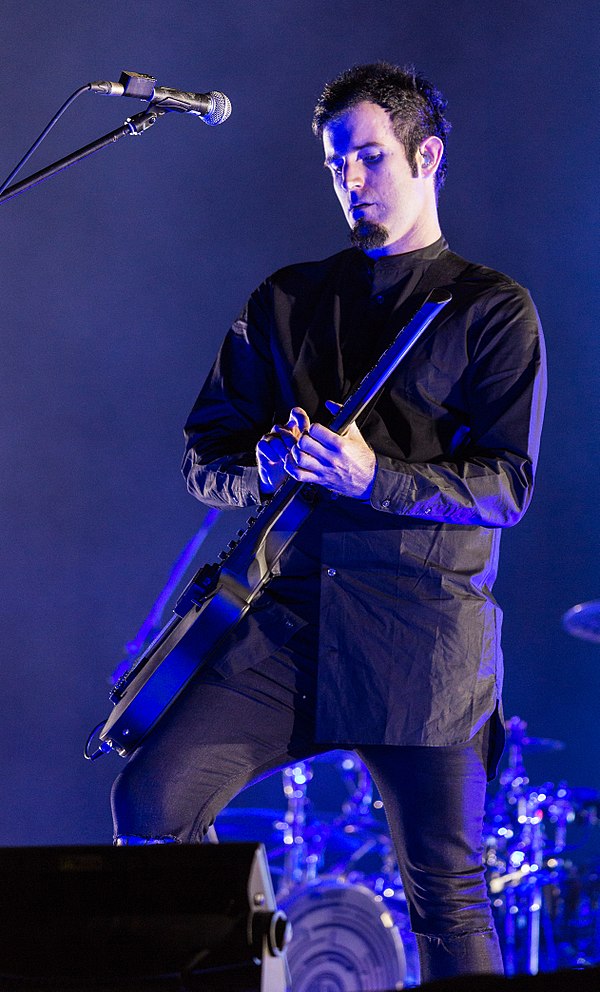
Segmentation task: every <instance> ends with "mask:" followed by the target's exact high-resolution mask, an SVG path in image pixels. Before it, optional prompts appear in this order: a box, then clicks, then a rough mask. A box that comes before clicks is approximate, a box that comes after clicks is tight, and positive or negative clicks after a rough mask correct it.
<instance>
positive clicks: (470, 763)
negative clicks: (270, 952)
mask: <svg viewBox="0 0 600 992" xmlns="http://www.w3.org/2000/svg"><path fill="white" fill-rule="evenodd" d="M315 646H316V638H315V634H314V630H313V631H312V632H311V629H310V628H305V629H304V630H302V631H300V632H299V633H298V634H297V635H296V636H295V637H294V638H293V639H292V640H291V641H290V642H289V643H288V644H287V645H286V646H285V647H283V648H281V649H280V650H279V651H278V652H277V653H276V654H275V655H273V656H272V657H271V658H269V659H268V661H265V662H263V663H261V664H260V665H257V666H256V667H255V668H248V669H246V670H245V671H243V672H241V673H239V674H238V675H236V676H233V677H231V678H229V679H224V678H221V677H219V676H215V675H214V674H212V673H210V672H201V673H199V675H198V676H197V677H196V679H195V681H194V682H193V683H192V684H191V685H190V686H189V687H188V689H187V690H186V691H185V693H183V694H182V696H181V697H180V698H179V699H178V700H177V701H176V702H175V704H174V705H173V706H172V707H171V709H170V710H169V711H168V712H167V714H166V715H165V716H164V717H163V719H162V720H161V722H160V723H159V725H158V727H157V728H156V729H155V730H154V731H153V733H152V734H151V735H150V736H149V738H148V739H147V741H146V742H144V743H143V745H142V746H141V747H140V748H138V750H137V751H136V752H135V753H134V754H133V755H132V757H131V758H130V759H129V762H128V763H127V765H126V766H125V768H124V769H123V771H122V772H121V773H120V775H119V776H118V778H117V779H116V781H115V783H114V786H113V793H112V804H113V816H114V823H115V840H116V842H117V843H148V842H149V843H152V842H154V843H156V842H162V843H165V842H169V841H178V842H183V843H190V842H198V841H201V840H202V838H203V837H204V835H205V834H206V832H207V830H208V829H209V827H210V826H211V824H212V823H213V822H214V820H215V818H216V816H217V814H218V813H219V812H220V810H221V809H223V807H224V806H226V805H227V803H228V802H229V801H230V800H231V799H232V798H233V797H234V796H235V795H237V793H239V792H240V791H241V790H242V789H243V788H244V787H245V786H247V785H249V784H250V783H252V782H255V781H257V780H258V779H260V778H263V777H264V776H265V775H267V774H270V773H271V772H273V771H274V770H276V769H280V768H282V767H285V766H286V765H288V764H289V763H290V762H291V761H300V760H303V759H305V758H308V757H311V756H314V755H315V754H319V753H323V752H325V751H327V750H331V749H332V748H333V747H337V746H339V745H334V744H332V745H331V746H330V747H327V746H326V745H323V744H321V743H316V742H315V694H316V662H315V653H316V652H315ZM340 705H343V701H340ZM488 738H489V725H486V726H485V727H483V728H482V729H481V730H480V731H479V733H478V734H477V735H476V736H475V737H474V738H473V739H472V740H471V741H469V742H467V743H465V744H457V745H450V746H447V747H396V746H391V745H358V744H355V745H353V748H354V750H355V751H356V752H357V753H358V755H359V756H360V758H361V759H362V760H363V761H364V763H365V764H366V766H367V768H368V769H369V772H370V773H371V775H372V776H373V780H374V781H375V784H376V785H377V787H378V789H379V792H380V794H381V797H382V799H383V802H384V806H385V811H386V815H387V819H388V824H389V828H390V832H391V835H392V839H393V842H394V845H395V849H396V854H397V857H398V864H399V867H400V873H401V876H402V880H403V884H404V889H405V894H406V899H407V902H408V906H409V909H410V918H411V926H412V929H413V930H414V932H415V933H416V934H417V941H418V944H419V954H420V959H421V980H422V981H427V980H431V979H434V978H441V977H446V976H449V975H457V974H473V973H481V972H500V971H502V960H501V956H500V950H499V946H498V940H497V937H496V933H495V929H494V924H493V920H492V915H491V908H490V904H489V899H488V896H487V890H486V885H485V879H484V872H483V866H482V838H481V831H482V820H483V811H484V802H485V789H486V765H487V753H488V748H489V740H488ZM344 746H346V745H344Z"/></svg>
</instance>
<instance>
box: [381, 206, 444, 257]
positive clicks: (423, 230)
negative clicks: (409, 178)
mask: <svg viewBox="0 0 600 992" xmlns="http://www.w3.org/2000/svg"><path fill="white" fill-rule="evenodd" d="M441 236H442V231H441V228H440V224H439V221H438V217H437V212H436V213H435V214H434V215H433V216H430V217H428V218H427V219H426V220H425V221H424V222H423V223H421V224H417V225H415V227H414V228H412V229H411V230H410V231H407V233H406V234H405V235H403V236H402V237H401V238H398V239H397V240H396V241H390V242H389V243H388V244H385V245H383V247H382V248H369V249H366V250H365V254H366V255H368V256H369V258H382V257H383V256H385V255H406V254H407V253H408V252H410V251H418V250H419V248H428V247H429V245H432V244H433V243H434V242H435V241H438V239H439V238H441Z"/></svg>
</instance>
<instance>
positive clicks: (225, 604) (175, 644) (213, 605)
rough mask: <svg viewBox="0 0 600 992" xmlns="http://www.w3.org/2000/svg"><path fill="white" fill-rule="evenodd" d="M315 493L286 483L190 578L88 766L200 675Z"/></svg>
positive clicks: (374, 389)
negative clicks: (215, 559) (217, 560)
mask: <svg viewBox="0 0 600 992" xmlns="http://www.w3.org/2000/svg"><path fill="white" fill-rule="evenodd" d="M450 300H451V296H450V294H449V293H448V292H446V291H441V290H433V292H431V293H430V294H429V295H428V297H427V299H426V300H425V302H424V303H423V305H422V306H421V307H420V309H419V310H418V312H417V313H416V314H415V316H414V317H413V318H412V320H411V321H410V322H409V323H408V324H407V325H406V326H405V327H404V328H403V329H402V330H401V331H400V332H399V333H398V335H397V336H396V338H395V339H394V341H393V342H392V344H391V345H390V346H389V348H387V350H386V351H384V353H383V355H382V356H381V358H380V359H379V360H378V362H377V364H376V365H375V366H374V368H373V369H371V371H370V372H368V373H367V375H366V376H365V377H364V379H363V380H362V381H361V382H360V384H359V385H358V386H357V388H356V389H355V390H354V392H353V393H352V394H351V395H350V396H349V397H348V399H347V400H346V401H345V403H344V404H343V406H342V407H341V409H340V410H339V411H338V413H336V414H335V416H334V417H333V420H332V421H331V423H330V424H329V429H330V430H332V431H334V432H335V433H337V434H344V433H345V432H346V431H347V430H348V428H349V427H350V426H351V425H352V424H353V423H354V422H355V420H356V419H357V418H358V417H360V416H361V414H363V413H365V411H366V410H367V408H368V407H369V406H370V405H372V404H373V403H374V402H375V400H376V399H377V397H378V396H379V393H380V391H381V389H382V388H383V386H384V384H385V382H386V381H387V379H388V378H389V377H390V376H391V375H392V373H393V372H394V371H395V369H396V368H397V367H398V365H399V364H400V362H401V361H402V360H403V358H404V357H405V356H406V355H407V354H408V352H409V351H410V349H411V348H412V347H413V346H414V345H415V344H416V342H417V341H418V340H419V338H420V337H421V335H422V334H423V333H424V331H425V330H426V329H427V327H428V326H429V325H430V323H431V321H432V320H433V319H434V317H436V316H437V315H438V313H439V312H440V311H441V310H442V308H443V307H445V306H446V304H447V303H449V302H450ZM316 490H318V487H316V486H312V485H309V484H307V483H300V482H296V481H295V480H293V479H292V478H289V479H287V480H286V481H285V482H284V483H283V484H282V485H281V486H280V487H279V489H277V490H276V492H275V493H274V494H273V496H272V497H271V498H270V499H269V501H268V503H265V504H263V505H262V506H261V507H260V508H259V509H258V510H257V511H256V514H255V516H252V517H250V519H249V520H248V522H247V529H246V530H245V531H240V532H238V537H237V538H236V540H234V541H231V542H230V543H229V546H228V549H227V550H226V551H224V552H222V553H221V555H220V556H219V557H220V559H221V561H220V563H218V564H217V563H214V564H209V565H204V566H203V567H202V568H201V569H200V571H199V572H197V573H196V575H195V576H194V578H193V579H192V581H191V582H190V583H189V585H188V586H187V588H186V589H185V590H184V592H183V593H182V595H181V596H180V598H179V600H178V601H177V603H176V605H175V609H174V613H173V616H172V617H171V619H170V620H169V622H168V623H167V624H166V625H165V626H164V627H163V628H162V630H161V631H160V632H159V633H158V634H157V636H156V637H155V639H154V640H153V641H152V643H151V644H150V645H149V647H147V648H146V650H145V651H144V652H143V653H142V654H141V655H140V656H139V658H137V659H136V661H135V662H134V663H133V665H132V666H131V668H130V669H129V671H128V672H126V673H125V675H123V676H122V677H121V678H120V679H119V680H118V682H117V683H116V684H115V686H114V687H113V689H112V691H111V694H110V699H111V702H112V703H113V704H114V709H113V711H112V713H111V714H110V716H109V717H108V719H107V720H106V721H105V722H103V723H101V724H99V725H98V727H97V728H96V729H95V730H94V731H92V733H91V734H90V737H89V738H88V741H87V743H86V747H85V751H84V753H85V756H86V757H87V758H91V759H94V758H96V757H98V756H99V755H100V754H102V753H105V752H107V751H109V750H114V751H116V752H117V753H118V754H120V755H121V756H123V757H125V756H127V755H128V754H130V753H131V752H132V751H133V750H134V749H135V748H136V747H137V746H138V745H139V744H140V743H141V742H142V741H143V740H144V738H145V737H146V736H147V735H148V734H149V733H150V732H151V731H152V729H153V728H154V727H155V726H156V724H157V723H158V721H159V720H160V718H161V716H162V715H163V714H164V713H165V712H166V710H167V709H168V708H169V706H170V705H171V703H173V702H174V700H175V699H176V698H177V696H178V695H179V693H180V692H181V691H182V690H183V689H184V688H185V686H186V685H187V683H188V682H189V681H190V679H191V678H192V677H193V676H194V674H195V673H196V672H197V671H198V669H200V668H201V667H203V666H204V665H205V664H208V663H210V660H211V658H213V659H214V657H215V655H217V654H218V651H219V646H220V644H221V643H222V642H223V640H224V638H225V636H226V635H227V634H228V633H229V632H230V631H231V630H232V628H233V627H235V625H236V624H238V623H239V622H240V620H241V619H242V618H243V617H244V616H245V615H246V613H247V612H248V610H250V609H251V607H252V604H253V602H254V601H255V600H256V598H257V597H258V596H259V595H260V593H262V592H263V590H264V589H265V587H266V586H267V585H268V583H269V581H270V579H271V576H272V574H273V568H274V566H275V564H276V563H277V561H278V560H279V558H280V557H281V555H282V554H283V552H284V551H285V549H286V548H287V547H288V545H289V544H290V542H291V541H292V540H293V538H294V537H295V535H296V534H297V532H298V529H299V528H300V527H301V525H302V524H303V523H304V521H305V520H306V518H307V517H308V516H309V514H310V513H311V511H312V509H313V504H314V498H315V492H316ZM100 727H101V728H102V729H101V730H100V729H99V728H100ZM98 731H99V733H98V738H99V740H100V742H101V743H100V747H99V749H98V750H97V751H96V752H95V753H93V754H90V753H89V750H88V748H89V744H90V741H91V739H92V737H93V736H94V735H95V734H96V733H97V732H98Z"/></svg>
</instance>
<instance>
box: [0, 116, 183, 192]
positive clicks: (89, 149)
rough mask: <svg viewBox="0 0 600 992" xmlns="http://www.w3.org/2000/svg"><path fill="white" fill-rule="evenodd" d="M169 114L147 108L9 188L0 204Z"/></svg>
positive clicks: (140, 131) (136, 133)
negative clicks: (107, 132)
mask: <svg viewBox="0 0 600 992" xmlns="http://www.w3.org/2000/svg"><path fill="white" fill-rule="evenodd" d="M168 112H169V111H168V110H167V109H166V108H165V109H162V108H161V107H157V106H154V105H152V106H151V107H147V108H146V110H142V111H140V113H139V114H135V116H134V117H128V118H127V120H126V121H125V123H124V124H122V125H121V127H118V128H116V129H115V130H114V131H111V132H110V133H109V134H105V135H103V137H102V138H97V139H96V141H92V142H91V143H90V144H89V145H84V146H83V148H78V149H77V151H75V152H73V153H72V154H71V155H67V156H66V157H65V158H61V159H59V160H58V161H57V162H53V163H52V165H48V166H46V168H45V169H40V171H39V172H35V173H34V174H33V175H32V176H29V178H28V179H23V180H21V182H19V183H14V185H13V186H9V187H8V189H5V190H4V192H3V193H0V203H3V202H4V200H10V199H11V197H13V196H17V195H18V194H19V193H25V191H26V190H28V189H30V188H31V187H32V186H37V185H38V183H41V182H43V181H44V180H45V179H50V177H51V176H54V175H56V173H57V172H62V170H63V169H68V168H69V166H70V165H75V164H76V163H77V162H81V160H82V159H84V158H87V157H88V155H92V154H93V153H94V152H97V151H100V149H101V148H105V147H106V145H111V144H114V142H115V141H118V140H119V138H124V137H125V135H127V134H131V135H134V136H135V135H139V134H142V133H143V132H144V131H147V130H148V128H150V127H152V125H153V124H156V121H157V120H158V119H159V117H163V116H164V115H165V114H166V113H168Z"/></svg>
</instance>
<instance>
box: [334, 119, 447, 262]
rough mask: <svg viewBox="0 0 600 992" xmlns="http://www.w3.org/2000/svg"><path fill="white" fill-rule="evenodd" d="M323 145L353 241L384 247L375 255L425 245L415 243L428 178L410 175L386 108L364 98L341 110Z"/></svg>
mask: <svg viewBox="0 0 600 992" xmlns="http://www.w3.org/2000/svg"><path fill="white" fill-rule="evenodd" d="M323 147H324V150H325V165H326V166H327V167H328V168H329V170H330V171H331V175H332V178H333V185H334V189H335V192H336V196H337V198H338V200H339V201H340V203H341V205H342V209H343V211H344V214H345V215H346V219H347V221H348V223H349V225H350V227H351V228H352V229H353V241H354V243H355V244H358V245H359V246H361V247H363V248H364V249H365V250H366V251H369V249H380V250H375V251H373V254H391V253H400V252H405V251H412V250H413V249H414V248H417V247H424V245H423V244H420V243H417V242H420V241H422V240H423V230H424V228H425V226H426V221H427V216H428V214H427V211H428V207H429V201H428V197H427V193H426V189H425V185H424V183H425V180H424V179H423V178H422V176H421V175H420V170H419V175H418V176H416V177H414V176H413V175H412V170H411V167H410V165H409V163H408V160H407V158H406V153H405V151H404V146H403V145H402V143H401V142H400V141H399V140H398V138H397V137H396V135H395V134H394V130H393V127H392V121H391V118H390V116H389V114H388V112H387V111H386V110H384V109H383V107H380V106H379V105H378V104H376V103H371V102H369V101H364V102H362V103H358V104H356V106H354V107H350V108H348V109H347V110H345V111H343V112H342V113H341V114H340V115H339V116H338V117H335V118H334V119H333V120H331V121H330V122H329V124H328V125H327V126H326V127H325V128H324V130H323ZM426 215H427V216H426ZM375 225H376V227H375ZM370 234H372V235H373V236H374V240H373V239H369V235H370ZM371 242H372V243H371ZM428 243H429V241H425V244H428Z"/></svg>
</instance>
